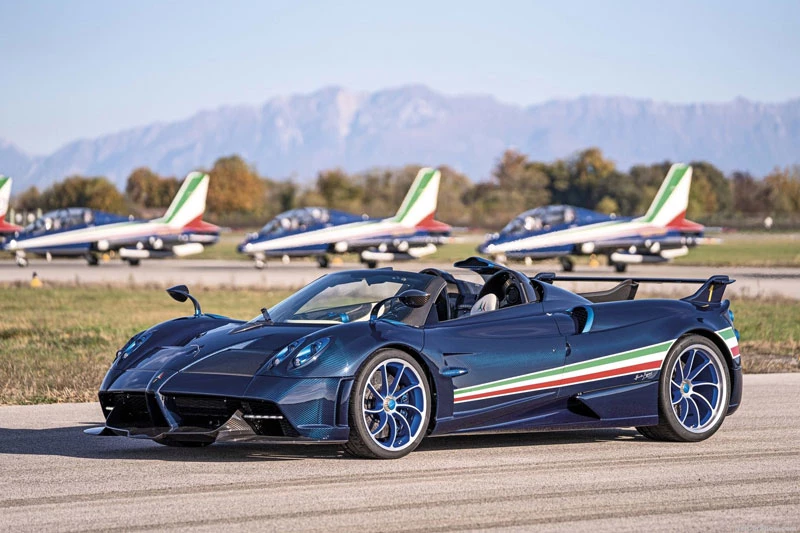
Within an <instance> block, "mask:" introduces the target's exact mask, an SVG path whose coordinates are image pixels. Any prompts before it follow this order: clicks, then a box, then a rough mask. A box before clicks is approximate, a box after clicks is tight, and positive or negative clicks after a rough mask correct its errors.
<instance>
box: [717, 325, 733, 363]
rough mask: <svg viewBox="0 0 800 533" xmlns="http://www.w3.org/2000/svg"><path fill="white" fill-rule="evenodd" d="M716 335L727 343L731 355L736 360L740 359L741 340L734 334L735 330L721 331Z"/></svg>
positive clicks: (726, 329)
mask: <svg viewBox="0 0 800 533" xmlns="http://www.w3.org/2000/svg"><path fill="white" fill-rule="evenodd" d="M716 333H717V335H719V336H720V337H721V338H722V340H723V341H725V345H726V346H727V347H728V349H729V350H730V351H731V355H732V356H733V357H734V359H735V358H737V357H739V339H737V338H736V333H734V331H733V328H725V329H721V330H719V331H717V332H716Z"/></svg>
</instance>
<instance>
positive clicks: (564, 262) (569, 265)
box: [558, 255, 575, 272]
mask: <svg viewBox="0 0 800 533" xmlns="http://www.w3.org/2000/svg"><path fill="white" fill-rule="evenodd" d="M558 260H559V262H560V263H561V268H562V269H563V270H564V272H572V271H573V270H575V263H573V262H572V259H570V258H569V257H567V256H566V255H562V256H561V257H559V258H558Z"/></svg>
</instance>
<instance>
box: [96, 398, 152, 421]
mask: <svg viewBox="0 0 800 533" xmlns="http://www.w3.org/2000/svg"><path fill="white" fill-rule="evenodd" d="M147 403H148V402H147V397H146V396H145V393H143V392H102V393H100V405H101V406H102V408H103V412H104V413H105V414H106V424H107V425H109V426H111V427H118V428H126V427H135V428H144V427H152V426H153V425H154V424H153V420H152V418H151V416H150V411H149V409H148V408H147Z"/></svg>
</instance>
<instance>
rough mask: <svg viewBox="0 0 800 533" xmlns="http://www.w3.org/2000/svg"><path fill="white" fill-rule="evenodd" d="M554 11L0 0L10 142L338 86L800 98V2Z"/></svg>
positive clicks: (533, 94) (43, 148)
mask: <svg viewBox="0 0 800 533" xmlns="http://www.w3.org/2000/svg"><path fill="white" fill-rule="evenodd" d="M557 4H567V3H562V2H533V1H522V2H500V1H497V0H496V1H493V2H487V1H485V0H484V1H476V2H472V1H464V0H461V1H457V2H431V1H427V2H416V1H408V0H407V1H404V2H393V3H388V2H366V1H365V2H360V3H356V2H346V1H338V2H311V1H309V2H300V1H298V2H287V1H282V2H277V1H276V2H234V1H225V2H219V1H208V2H207V1H198V0H192V1H172V2H156V1H144V0H139V1H136V2H121V1H107V0H104V1H78V0H74V1H67V0H63V1H60V2H43V1H35V0H28V1H19V0H0V76H2V78H0V102H1V103H0V139H5V140H9V141H11V142H13V143H14V144H16V145H18V146H19V147H20V148H22V149H23V150H25V151H27V152H29V153H33V154H43V153H47V152H50V151H52V150H54V149H55V148H58V147H59V146H61V145H63V144H65V143H66V142H68V141H71V140H74V139H76V138H80V137H94V136H96V135H100V134H104V133H111V132H114V131H117V130H120V129H123V128H128V127H132V126H137V125H142V124H146V123H149V122H152V121H156V120H173V119H177V118H183V117H186V116H189V115H191V114H193V113H194V112H196V111H198V110H200V109H208V108H215V107H218V106H220V105H224V104H238V103H248V104H257V103H262V102H264V101H266V100H267V99H269V98H270V97H273V96H276V95H281V94H288V93H295V92H311V91H314V90H316V89H319V88H320V87H324V86H327V85H342V86H345V87H348V88H353V89H362V90H375V89H381V88H386V87H392V86H398V85H406V84H410V83H423V84H426V85H428V86H430V87H431V88H433V89H435V90H438V91H441V92H444V93H447V94H458V93H489V94H492V95H494V96H496V97H497V98H498V99H499V100H501V101H505V102H512V103H518V104H524V105H528V104H534V103H538V102H542V101H545V100H549V99H554V98H571V97H575V96H579V95H583V94H601V95H626V96H634V97H642V98H652V99H655V100H666V101H671V102H694V101H714V102H718V101H726V100H731V99H733V98H735V97H737V96H743V97H745V98H748V99H752V100H762V101H782V100H786V99H789V98H795V97H798V96H800V31H798V28H800V2H797V1H785V2H781V1H770V2H764V1H761V2H755V1H754V2H741V1H735V0H733V1H718V2H717V1H715V2H675V1H673V2H663V3H656V2H648V1H644V2H642V1H640V0H639V1H614V2H597V1H591V2H569V3H568V4H569V5H557Z"/></svg>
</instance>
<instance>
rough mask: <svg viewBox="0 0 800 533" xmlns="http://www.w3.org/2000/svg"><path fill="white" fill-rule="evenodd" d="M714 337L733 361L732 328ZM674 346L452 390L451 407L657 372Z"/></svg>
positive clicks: (654, 346) (661, 345)
mask: <svg viewBox="0 0 800 533" xmlns="http://www.w3.org/2000/svg"><path fill="white" fill-rule="evenodd" d="M715 333H716V334H717V335H719V336H720V338H722V340H723V341H725V344H726V346H727V347H728V349H729V350H730V351H731V355H733V357H734V358H736V357H739V343H738V341H737V340H736V334H735V333H734V331H733V328H725V329H721V330H719V331H716V332H715ZM674 342H675V339H673V340H670V341H666V342H662V343H659V344H651V345H650V346H645V347H643V348H637V349H635V350H629V351H627V352H620V353H616V354H612V355H606V356H604V357H598V358H597V359H592V360H591V361H582V362H580V363H573V364H570V365H565V366H563V367H559V368H552V369H549V370H541V371H539V372H533V373H531V374H524V375H521V376H514V377H510V378H506V379H501V380H498V381H492V382H489V383H483V384H480V385H473V386H471V387H464V388H461V389H456V390H455V391H454V392H453V401H454V403H464V402H471V401H475V400H486V399H489V398H499V397H502V396H510V395H514V394H522V393H526V392H531V391H537V390H546V389H552V388H556V387H562V386H564V385H576V384H579V383H590V382H593V381H599V380H603V379H610V378H617V377H620V376H627V375H630V374H638V373H640V372H649V371H653V370H659V369H660V368H661V365H662V364H663V362H664V359H666V357H667V354H668V353H669V350H670V348H671V347H672V344H673V343H674Z"/></svg>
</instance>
